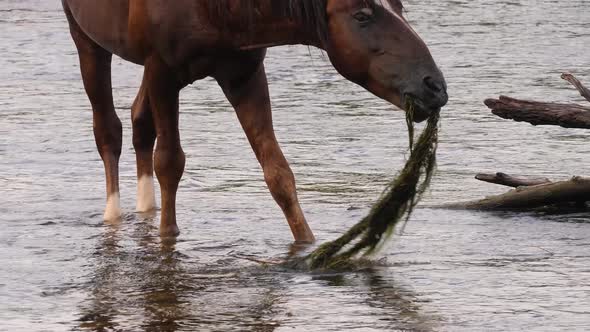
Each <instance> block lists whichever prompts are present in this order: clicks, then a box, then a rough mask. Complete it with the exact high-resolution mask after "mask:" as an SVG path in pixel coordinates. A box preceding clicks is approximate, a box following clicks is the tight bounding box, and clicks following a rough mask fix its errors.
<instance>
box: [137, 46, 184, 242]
mask: <svg viewBox="0 0 590 332" xmlns="http://www.w3.org/2000/svg"><path fill="white" fill-rule="evenodd" d="M145 84H146V88H147V92H148V97H149V104H150V106H151V110H152V112H153V119H154V123H155V127H156V134H157V139H158V140H157V144H156V151H155V154H154V166H155V170H156V176H157V177H158V182H159V183H160V189H161V193H162V215H161V222H160V235H162V236H176V235H178V233H179V231H178V226H177V225H176V191H177V190H178V183H179V182H180V179H181V178H182V173H183V172H184V164H185V156H184V152H183V151H182V147H181V146H180V135H179V132H178V94H179V91H180V88H181V86H180V85H179V84H178V82H177V81H176V79H175V75H174V73H173V71H172V70H171V69H170V68H168V66H167V65H166V64H165V63H164V62H163V61H162V60H161V59H159V58H158V57H155V56H153V57H151V58H149V59H148V60H147V61H146V63H145Z"/></svg>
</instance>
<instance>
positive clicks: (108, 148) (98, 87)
mask: <svg viewBox="0 0 590 332" xmlns="http://www.w3.org/2000/svg"><path fill="white" fill-rule="evenodd" d="M70 31H71V34H72V38H73V39H74V42H75V44H76V47H77V49H78V55H79V58H80V68H81V72H82V79H83V81H84V88H85V90H86V93H87V95H88V98H89V99H90V103H91V104H92V111H93V112H92V115H93V127H94V138H95V141H96V146H97V148H98V152H99V154H100V157H101V158H102V160H103V162H104V167H105V173H106V187H107V206H106V209H105V213H104V219H105V220H115V219H118V218H120V216H121V207H120V198H119V157H120V155H121V142H122V138H121V136H122V126H121V121H120V120H119V117H117V113H115V107H114V105H113V95H112V88H111V58H112V55H111V54H110V53H109V52H107V51H105V50H104V49H102V48H101V47H100V46H98V45H97V44H96V43H94V42H93V41H92V40H91V39H90V38H88V37H87V36H86V35H85V34H84V33H83V32H82V31H81V30H80V29H79V27H78V26H77V25H76V24H75V22H73V20H72V19H70Z"/></svg>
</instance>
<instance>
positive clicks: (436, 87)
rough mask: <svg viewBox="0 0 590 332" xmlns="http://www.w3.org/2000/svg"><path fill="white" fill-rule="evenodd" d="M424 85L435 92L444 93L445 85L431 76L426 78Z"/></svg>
mask: <svg viewBox="0 0 590 332" xmlns="http://www.w3.org/2000/svg"><path fill="white" fill-rule="evenodd" d="M424 85H426V86H427V87H428V88H429V89H430V90H432V91H434V92H442V91H443V90H444V85H443V84H442V83H441V82H439V81H437V80H435V79H434V78H432V77H430V76H426V77H424Z"/></svg>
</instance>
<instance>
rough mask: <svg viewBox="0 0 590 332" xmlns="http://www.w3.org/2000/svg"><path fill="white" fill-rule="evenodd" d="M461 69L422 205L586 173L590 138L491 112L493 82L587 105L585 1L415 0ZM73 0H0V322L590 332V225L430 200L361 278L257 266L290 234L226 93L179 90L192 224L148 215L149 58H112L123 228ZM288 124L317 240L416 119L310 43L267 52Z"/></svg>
mask: <svg viewBox="0 0 590 332" xmlns="http://www.w3.org/2000/svg"><path fill="white" fill-rule="evenodd" d="M406 5H407V9H408V12H407V14H406V15H407V17H408V18H409V19H410V20H411V21H412V22H414V26H415V27H416V30H418V32H419V33H420V34H421V35H422V36H423V37H424V39H425V40H426V41H427V42H428V43H429V45H430V46H431V50H432V52H433V55H434V57H435V58H436V60H437V62H438V63H439V65H440V66H441V68H442V70H443V72H444V73H445V75H446V77H447V81H448V84H449V92H450V95H451V100H450V103H449V106H448V107H447V108H446V109H445V111H444V115H443V124H442V137H441V144H440V149H439V151H440V152H439V170H438V173H437V176H436V178H435V179H434V181H433V186H432V188H431V189H432V190H431V192H430V193H429V195H428V196H427V197H426V200H425V202H424V204H427V205H432V204H436V203H441V202H446V201H456V200H464V199H472V198H474V197H480V196H484V195H489V194H491V193H498V192H501V191H502V190H504V189H502V188H497V187H495V186H493V185H485V184H480V183H477V182H476V181H475V180H473V175H474V174H475V173H477V172H495V171H505V172H508V173H514V174H530V175H535V176H546V177H549V178H553V179H563V178H567V177H569V176H571V175H575V174H578V175H588V173H589V172H588V168H587V157H588V151H589V150H590V148H589V145H588V142H589V139H590V134H589V133H588V132H587V131H584V130H567V129H560V128H551V127H538V128H535V127H532V126H530V125H527V124H520V123H513V122H509V121H505V120H501V119H497V118H495V117H493V116H491V115H490V114H489V112H488V111H487V110H486V108H485V106H483V105H482V100H483V99H485V98H489V97H494V96H497V95H498V94H508V95H514V96H519V97H524V98H531V99H540V100H553V101H578V102H580V103H582V102H583V101H582V100H581V98H580V97H579V96H578V94H577V92H576V91H575V90H573V89H572V88H570V87H569V86H568V84H567V83H566V82H564V81H561V80H560V78H559V74H560V73H561V72H562V71H573V72H574V73H576V74H577V75H578V76H579V77H580V79H582V80H583V81H585V82H587V83H588V84H590V72H589V71H588V70H589V69H590V57H589V56H588V53H589V51H590V48H589V46H588V45H590V23H589V22H590V7H588V5H587V3H586V1H585V0H570V1H548V0H546V1H527V0H516V1H487V0H486V1H443V2H440V1H433V0H426V1H408V2H407V3H406ZM66 25H67V24H66V22H65V19H64V17H63V14H62V13H61V9H60V7H59V2H57V1H49V0H19V1H13V0H3V1H2V2H1V3H0V31H2V33H0V55H1V56H0V77H1V80H0V196H1V199H0V222H1V228H2V229H1V230H0V253H1V255H0V266H1V267H0V331H70V330H75V331H78V330H96V331H142V330H145V331H195V330H199V331H204V330H218V331H229V330H253V331H273V330H277V331H283V330H289V331H291V330H294V331H299V330H302V331H303V330H308V331H343V330H357V331H371V330H375V331H380V330H395V329H408V330H420V331H457V330H465V331H475V330H514V331H515V330H538V331H543V330H546V331H557V330H562V331H564V330H567V331H574V330H577V331H583V330H588V329H590V268H589V266H590V216H588V215H586V214H581V215H580V214H579V215H568V216H549V215H537V214H509V213H474V212H448V211H440V210H434V209H428V208H420V209H418V210H417V211H416V213H415V215H414V216H413V217H412V219H411V220H410V222H409V223H408V225H407V227H406V229H405V232H404V234H403V236H401V237H400V236H396V237H395V238H394V241H392V244H391V245H390V246H389V247H388V248H386V249H385V250H384V251H383V253H382V254H381V255H380V256H378V257H377V258H380V259H381V260H379V261H378V262H377V263H375V264H374V266H373V267H372V268H370V269H367V270H364V271H362V272H355V273H352V272H351V273H334V274H310V273H303V272H295V271H288V270H281V269H278V268H272V267H264V266H261V265H260V264H258V263H254V262H251V261H249V260H246V259H243V257H244V256H248V257H255V258H262V259H271V258H277V257H284V256H286V255H288V254H289V252H292V251H293V250H295V249H297V248H292V247H291V241H292V239H291V234H290V232H289V229H288V226H287V224H286V222H284V220H283V217H282V214H281V212H280V210H279V208H278V207H277V206H276V204H275V203H274V202H273V201H272V199H271V197H270V195H269V194H268V192H267V190H266V187H265V184H264V181H263V176H262V173H261V171H260V169H259V167H258V165H257V163H256V161H255V158H254V156H253V153H252V152H251V151H250V148H249V146H248V144H247V142H246V139H245V137H244V134H243V133H242V131H241V129H240V126H239V124H238V122H237V120H236V118H235V115H234V114H233V112H232V110H231V108H230V107H229V105H228V103H227V102H226V101H225V100H224V99H223V97H222V94H221V92H220V91H219V88H218V87H217V86H216V85H215V84H214V83H213V82H211V81H209V80H205V81H202V82H198V83H196V84H195V85H193V86H192V87H189V88H187V89H186V90H184V91H183V93H182V106H181V108H182V113H181V122H182V129H181V130H182V132H181V134H182V137H183V147H184V149H185V151H186V153H187V157H188V158H187V168H186V172H185V176H184V178H183V180H182V183H181V189H180V191H179V198H178V211H179V213H178V217H179V225H180V227H181V231H182V234H181V236H180V237H179V239H178V241H177V242H176V243H162V242H161V241H160V239H159V237H158V236H157V234H158V233H157V215H156V216H153V215H139V214H136V213H134V212H133V207H134V206H135V203H134V194H135V178H134V174H135V166H134V155H133V150H132V148H131V140H130V120H129V107H130V105H131V103H132V101H133V98H134V95H135V93H136V92H137V89H138V84H139V80H140V77H141V68H140V67H137V66H134V65H130V64H128V63H123V62H122V61H120V60H116V61H115V63H114V86H115V92H114V93H115V101H116V104H117V107H118V110H119V115H120V117H121V119H122V120H123V123H124V130H125V140H124V154H123V156H122V158H121V194H122V203H123V208H124V212H125V214H124V218H123V220H122V222H120V223H115V224H105V223H104V222H103V221H102V212H103V211H102V209H103V207H104V188H103V170H102V164H101V162H100V160H99V157H98V154H97V153H96V151H95V146H94V141H93V135H92V118H91V112H90V110H89V105H88V102H87V100H86V97H85V95H84V93H83V89H82V84H81V81H80V78H79V71H78V64H77V57H76V54H75V52H74V48H73V43H72V42H71V40H70V39H69V35H68V32H67V29H66ZM267 67H268V72H269V74H268V75H269V81H270V82H271V87H270V89H271V94H272V97H273V104H274V109H275V111H274V118H275V126H276V131H277V135H278V137H279V140H280V141H281V144H282V147H283V149H284V151H285V154H286V155H287V157H288V159H289V160H290V162H291V164H292V167H293V170H294V172H295V174H296V177H297V180H298V184H299V192H300V199H301V201H302V205H303V207H304V210H305V211H306V214H307V217H308V219H309V221H310V224H311V227H312V228H313V229H314V230H315V232H316V235H317V236H318V238H319V239H320V241H325V240H328V239H332V238H334V237H336V236H337V235H338V234H340V233H341V232H342V231H344V230H345V229H346V228H347V227H349V226H351V225H352V224H354V223H355V222H356V221H357V220H358V219H359V218H360V217H362V216H363V215H364V214H365V213H366V212H367V209H368V207H369V206H370V203H371V202H372V201H373V200H374V199H375V198H376V197H377V196H378V195H379V193H380V192H381V190H382V189H383V187H384V185H385V183H386V182H387V181H388V180H389V179H390V178H391V177H392V176H393V175H394V174H395V172H396V171H397V170H399V168H400V167H401V165H402V163H403V160H404V156H405V149H406V147H407V137H406V129H405V124H404V119H403V115H402V113H396V112H393V111H392V109H391V107H390V106H388V105H387V104H386V103H384V102H381V101H379V100H377V99H376V98H375V97H373V96H371V95H369V94H368V93H366V92H364V91H362V90H361V89H360V88H358V87H356V86H354V85H353V84H351V83H348V82H346V81H344V80H343V79H342V78H340V77H339V76H338V75H337V74H336V73H335V72H334V70H333V69H332V68H331V66H330V64H329V63H328V62H327V60H326V59H325V57H322V56H321V55H320V54H319V52H317V51H315V50H311V55H310V52H309V50H308V49H307V48H304V47H285V48H277V49H273V50H271V51H270V52H269V58H268V61H267Z"/></svg>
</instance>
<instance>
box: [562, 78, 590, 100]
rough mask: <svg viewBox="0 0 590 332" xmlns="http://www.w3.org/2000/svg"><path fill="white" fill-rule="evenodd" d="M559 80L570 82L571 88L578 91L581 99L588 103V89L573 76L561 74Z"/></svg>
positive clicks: (589, 96) (589, 95)
mask: <svg viewBox="0 0 590 332" xmlns="http://www.w3.org/2000/svg"><path fill="white" fill-rule="evenodd" d="M561 78H563V79H564V80H566V81H568V82H570V83H571V84H572V85H573V86H575V87H576V89H578V91H579V92H580V95H582V97H584V98H585V99H586V100H587V101H590V90H588V88H587V87H585V86H584V84H582V82H580V81H579V80H578V79H577V78H576V77H575V76H574V75H572V74H569V73H563V74H561Z"/></svg>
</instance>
